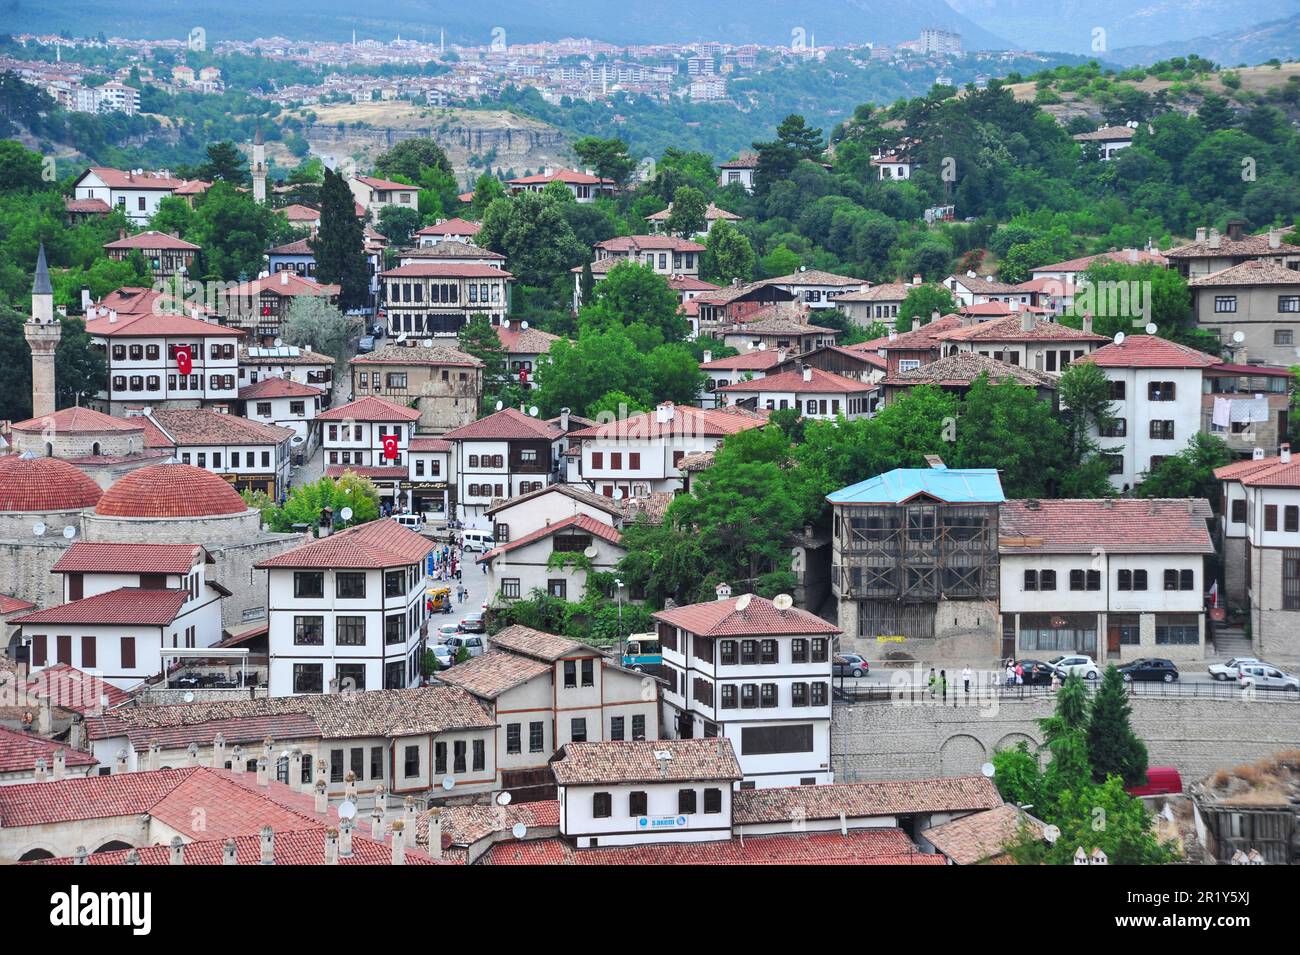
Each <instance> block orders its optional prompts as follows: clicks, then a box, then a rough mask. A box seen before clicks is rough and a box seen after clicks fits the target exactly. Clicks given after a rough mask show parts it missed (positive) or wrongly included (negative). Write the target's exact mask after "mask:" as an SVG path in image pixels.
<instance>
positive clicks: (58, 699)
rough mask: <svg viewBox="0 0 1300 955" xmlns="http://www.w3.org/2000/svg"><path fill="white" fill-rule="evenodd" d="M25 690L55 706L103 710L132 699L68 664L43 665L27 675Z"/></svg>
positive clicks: (86, 711)
mask: <svg viewBox="0 0 1300 955" xmlns="http://www.w3.org/2000/svg"><path fill="white" fill-rule="evenodd" d="M27 692H29V693H33V694H35V695H36V696H37V697H38V698H40V699H48V700H49V701H50V705H51V706H53V707H56V708H58V709H63V710H72V711H74V712H77V713H83V714H91V713H102V712H103V711H104V710H105V709H106V708H107V709H111V708H112V707H115V706H118V705H120V704H122V703H125V702H126V701H127V700H129V699H130V698H131V695H130V694H129V693H127V692H126V691H125V690H122V689H119V688H118V687H116V686H114V685H113V684H111V683H105V682H104V680H103V679H101V678H100V677H99V676H97V675H95V674H93V673H86V672H85V671H83V670H78V669H77V668H76V667H74V666H71V665H69V664H67V663H56V664H54V665H53V666H47V667H42V668H41V669H40V670H37V671H36V672H35V673H33V674H31V675H30V676H28V678H27Z"/></svg>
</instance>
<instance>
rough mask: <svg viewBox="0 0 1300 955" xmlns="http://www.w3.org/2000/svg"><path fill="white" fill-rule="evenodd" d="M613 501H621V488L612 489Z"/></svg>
mask: <svg viewBox="0 0 1300 955" xmlns="http://www.w3.org/2000/svg"><path fill="white" fill-rule="evenodd" d="M614 500H616V501H621V500H623V489H622V488H621V487H616V488H614Z"/></svg>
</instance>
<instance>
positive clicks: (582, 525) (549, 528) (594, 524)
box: [475, 514, 623, 564]
mask: <svg viewBox="0 0 1300 955" xmlns="http://www.w3.org/2000/svg"><path fill="white" fill-rule="evenodd" d="M569 528H573V529H574V530H578V531H586V532H587V533H588V534H593V535H595V536H596V537H599V538H600V539H601V540H603V541H607V542H608V543H610V544H615V545H617V546H622V544H623V535H622V534H620V533H619V532H618V531H617V530H615V529H614V528H613V527H610V526H609V525H608V524H606V523H604V522H602V521H598V520H596V519H595V518H594V517H591V516H589V515H587V514H574V515H572V516H571V517H566V518H564V520H562V521H555V522H553V523H551V524H547V525H546V526H545V527H539V528H538V529H537V530H535V531H533V532H532V533H531V534H525V535H524V536H523V537H520V538H517V539H515V540H512V541H510V542H509V543H506V544H502V545H501V546H500V547H494V548H492V550H490V551H488V552H487V553H486V554H484V555H483V556H481V557H479V558H478V560H477V561H475V563H479V564H482V563H485V562H488V561H491V560H493V559H495V558H497V557H499V556H501V555H502V554H508V553H510V551H512V550H517V549H518V548H520V547H526V546H527V545H529V544H532V543H535V542H536V541H539V540H543V539H544V538H547V537H550V536H551V535H552V534H555V533H558V532H559V531H562V530H567V529H569Z"/></svg>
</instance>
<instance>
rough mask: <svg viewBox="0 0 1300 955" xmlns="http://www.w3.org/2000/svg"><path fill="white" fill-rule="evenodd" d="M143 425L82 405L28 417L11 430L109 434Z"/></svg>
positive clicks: (140, 428)
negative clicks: (37, 416)
mask: <svg viewBox="0 0 1300 955" xmlns="http://www.w3.org/2000/svg"><path fill="white" fill-rule="evenodd" d="M143 427H144V426H143V425H142V424H140V422H139V421H138V420H134V419H130V418H114V417H113V416H112V415H106V414H104V413H103V412H102V411H95V410H93V409H91V408H82V407H80V406H78V407H73V408H60V409H59V410H58V411H56V412H54V413H53V414H48V415H41V417H39V418H28V419H27V420H26V421H19V422H17V423H15V424H11V425H10V426H9V429H10V430H11V431H37V432H39V431H47V430H48V431H53V432H54V433H56V434H107V433H109V432H114V431H140V430H142V429H143Z"/></svg>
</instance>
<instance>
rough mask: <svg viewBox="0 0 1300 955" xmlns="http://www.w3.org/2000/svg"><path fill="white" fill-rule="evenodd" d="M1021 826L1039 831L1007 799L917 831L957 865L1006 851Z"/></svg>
mask: <svg viewBox="0 0 1300 955" xmlns="http://www.w3.org/2000/svg"><path fill="white" fill-rule="evenodd" d="M1022 826H1027V827H1028V828H1029V830H1030V831H1031V832H1032V833H1034V835H1035V836H1039V835H1041V834H1042V826H1040V825H1039V824H1038V822H1037V821H1036V820H1034V819H1032V818H1030V817H1029V816H1028V815H1026V814H1025V813H1024V812H1023V811H1021V810H1020V809H1017V808H1016V807H1015V806H1013V805H1011V804H1010V803H1007V804H1005V805H1001V806H998V807H996V808H994V809H988V810H985V811H984V812H977V813H972V814H971V815H969V816H963V817H962V818H960V819H954V820H953V821H952V822H946V823H944V824H943V825H942V826H934V827H932V828H930V829H926V830H925V831H924V832H922V833H921V835H923V836H924V837H925V838H926V839H927V840H929V842H930V844H931V845H933V846H934V847H935V848H936V849H938V850H939V851H940V852H942V853H943V854H944V855H945V856H947V857H948V858H949V859H951V860H952V861H953V862H955V863H957V864H958V865H976V864H977V863H980V862H983V861H985V860H986V859H992V858H994V857H996V856H1000V855H1002V854H1003V853H1004V852H1006V850H1007V847H1008V846H1010V845H1011V844H1012V843H1014V842H1015V841H1016V840H1017V839H1018V838H1019V837H1020V831H1021V827H1022Z"/></svg>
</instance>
